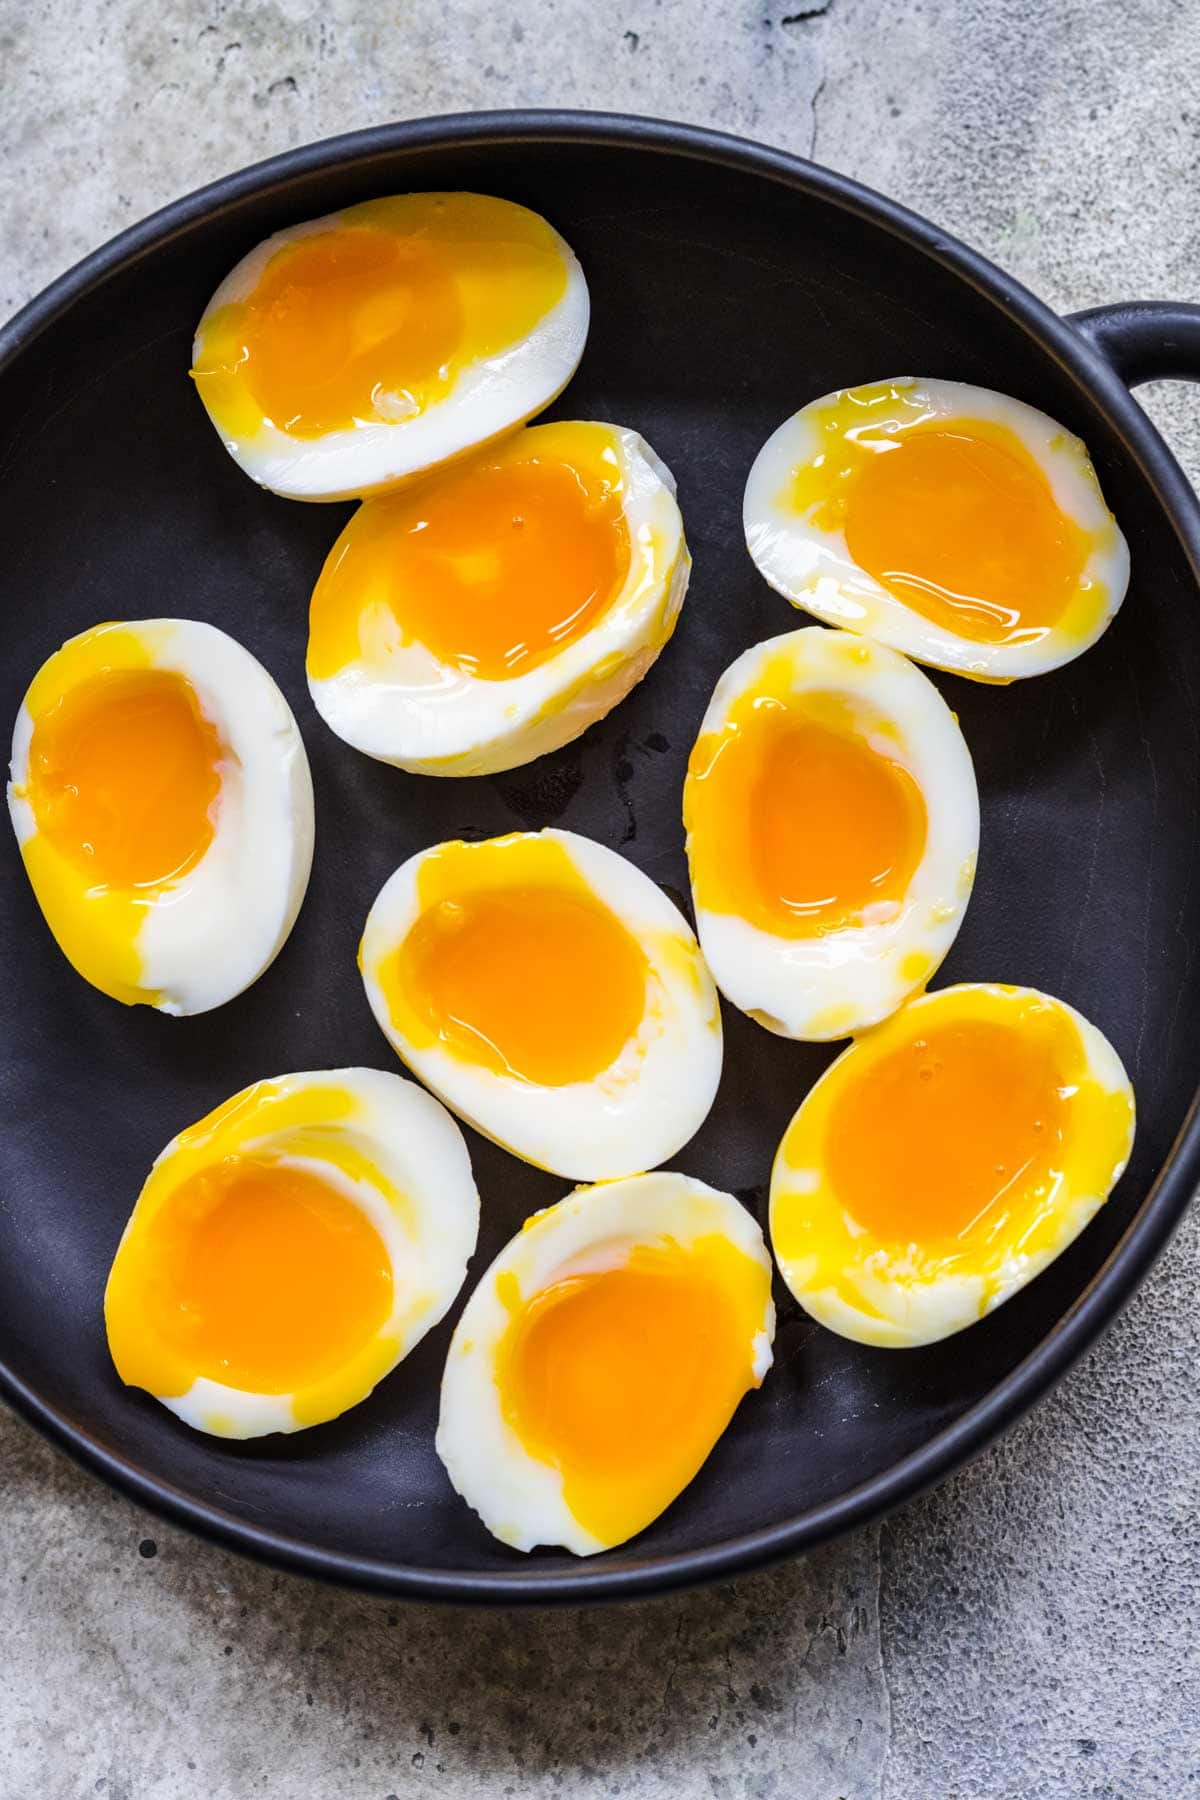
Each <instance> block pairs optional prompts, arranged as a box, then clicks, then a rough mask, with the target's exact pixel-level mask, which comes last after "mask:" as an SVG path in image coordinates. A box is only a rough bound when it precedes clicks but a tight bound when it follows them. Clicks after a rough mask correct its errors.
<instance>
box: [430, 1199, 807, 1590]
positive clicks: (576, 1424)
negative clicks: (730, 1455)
mask: <svg viewBox="0 0 1200 1800" xmlns="http://www.w3.org/2000/svg"><path fill="white" fill-rule="evenodd" d="M774 1333H775V1310H774V1307H773V1306H772V1303H771V1263H770V1258H769V1257H768V1255H767V1252H766V1247H765V1245H764V1243H763V1239H762V1233H761V1232H760V1231H759V1228H758V1226H757V1225H756V1223H755V1222H754V1220H753V1219H752V1218H751V1216H750V1214H749V1213H748V1212H746V1210H745V1209H744V1208H743V1207H742V1206H740V1205H739V1204H738V1202H737V1201H736V1200H734V1199H733V1198H732V1197H731V1196H730V1195H729V1194H722V1193H718V1192H717V1191H716V1190H715V1189H713V1188H710V1187H705V1185H704V1184H703V1182H700V1181H694V1180H692V1179H690V1178H689V1177H688V1176H685V1175H673V1174H666V1173H659V1174H655V1175H640V1176H636V1177H634V1179H633V1180H630V1181H614V1182H608V1183H606V1184H605V1185H603V1186H601V1187H591V1188H579V1189H577V1190H576V1191H575V1193H573V1194H570V1195H568V1197H567V1198H566V1199H565V1200H563V1201H561V1202H560V1203H559V1204H558V1205H557V1206H552V1207H550V1208H549V1209H548V1210H547V1211H546V1212H541V1213H538V1214H536V1215H535V1216H534V1217H533V1218H532V1219H529V1220H528V1221H527V1222H526V1225H525V1228H524V1230H523V1231H521V1232H520V1233H519V1234H518V1235H517V1236H516V1237H515V1238H513V1240H512V1241H511V1243H509V1244H508V1245H507V1246H506V1248H505V1249H504V1250H502V1251H501V1252H500V1255H499V1256H498V1257H497V1258H496V1260H495V1262H494V1263H493V1264H492V1266H491V1268H490V1269H489V1270H488V1272H487V1274H486V1275H484V1277H483V1279H482V1280H481V1281H480V1283H479V1285H478V1287H477V1288H476V1289H475V1291H474V1293H473V1294H472V1295H471V1298H470V1299H469V1300H468V1302H467V1305H466V1309H465V1311H464V1313H463V1315H462V1318H461V1319H460V1321H459V1324H458V1328H457V1330H456V1331H455V1333H454V1338H453V1341H452V1343H451V1345H450V1354H449V1357H448V1359H447V1362H446V1373H445V1376H444V1378H443V1381H442V1405H441V1416H440V1419H439V1422H438V1433H437V1449H438V1454H439V1456H440V1457H441V1459H442V1461H443V1462H444V1463H445V1465H446V1469H447V1471H448V1473H449V1476H450V1479H451V1481H452V1482H453V1483H454V1486H455V1488H456V1489H457V1490H458V1492H459V1493H460V1494H461V1495H462V1497H463V1499H464V1500H465V1501H466V1502H467V1504H468V1505H469V1506H471V1507H473V1508H474V1509H475V1511H476V1512H477V1513H478V1514H479V1516H480V1518H481V1519H482V1520H483V1523H484V1524H485V1525H486V1526H487V1528H488V1530H489V1531H490V1532H492V1533H493V1535H494V1536H495V1537H497V1538H499V1539H500V1540H501V1541H502V1542H503V1543H506V1544H511V1545H512V1546H513V1548H514V1549H517V1550H532V1549H533V1548H534V1547H535V1545H538V1544H561V1545H563V1546H564V1547H565V1548H566V1549H568V1550H572V1551H574V1552H575V1554H576V1555H578V1556H588V1555H590V1554H592V1553H593V1552H594V1551H597V1550H607V1549H610V1548H611V1547H612V1546H613V1545H614V1544H621V1543H624V1542H625V1540H626V1539H627V1538H630V1537H632V1536H633V1535H634V1534H635V1532H639V1531H641V1530H643V1529H644V1528H645V1527H646V1526H647V1525H649V1524H650V1523H651V1521H652V1520H653V1519H656V1518H657V1517H658V1515H659V1513H660V1512H662V1511H663V1509H664V1507H667V1506H669V1505H670V1503H671V1502H672V1500H674V1499H675V1498H676V1496H677V1495H678V1494H680V1493H681V1492H682V1491H683V1489H684V1488H685V1487H686V1486H687V1484H688V1482H689V1481H691V1479H692V1477H693V1476H694V1475H695V1474H696V1472H697V1470H698V1469H699V1468H700V1466H701V1464H702V1463H703V1462H704V1460H705V1458H706V1457H707V1456H708V1454H709V1452H710V1451H711V1450H712V1448H713V1446H714V1444H715V1443H716V1442H717V1439H718V1438H719V1437H720V1436H721V1433H722V1432H723V1431H724V1430H725V1427H726V1426H727V1425H728V1424H729V1421H730V1419H731V1418H732V1417H733V1414H734V1411H735V1410H736V1408H737V1406H738V1403H739V1402H740V1400H741V1399H742V1397H743V1395H744V1394H746V1393H747V1392H748V1391H749V1390H750V1389H751V1388H756V1387H758V1386H759V1385H760V1384H761V1382H762V1379H763V1377H764V1375H765V1374H766V1372H767V1370H768V1369H769V1368H770V1366H771V1343H772V1339H773V1337H774Z"/></svg>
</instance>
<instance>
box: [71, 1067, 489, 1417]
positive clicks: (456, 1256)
mask: <svg viewBox="0 0 1200 1800" xmlns="http://www.w3.org/2000/svg"><path fill="white" fill-rule="evenodd" d="M478 1226H479V1197H478V1195H477V1194H476V1191H475V1184H474V1181H473V1180H472V1177H471V1165H470V1162H469V1160H468V1157H467V1148H466V1145H465V1143H464V1142H463V1137H462V1133H461V1132H460V1131H459V1129H458V1127H457V1125H456V1124H455V1123H454V1120H453V1119H452V1118H451V1117H450V1115H449V1113H447V1112H446V1110H445V1108H444V1107H442V1106H439V1105H438V1103H437V1101H436V1100H435V1099H433V1097H432V1095H430V1094H426V1093H424V1092H423V1091H422V1090H421V1089H420V1088H418V1087H416V1086H415V1085H414V1084H413V1083H412V1082H410V1081H404V1080H403V1079H402V1078H401V1077H400V1076H399V1075H388V1074H384V1073H382V1072H380V1071H379V1070H377V1069H333V1070H323V1071H321V1072H319V1073H314V1074H303V1075H281V1076H279V1077H278V1078H277V1079H275V1080H272V1081H260V1082H257V1083H256V1084H255V1085H254V1086H253V1087H249V1088H246V1089H244V1090H243V1091H242V1092H241V1093H240V1094H235V1095H234V1097H233V1098H232V1100H229V1101H227V1102H226V1103H225V1105H223V1106H219V1107H218V1108H217V1110H216V1111H215V1112H213V1113H210V1114H209V1115H208V1117H207V1118H205V1119H201V1120H200V1121H199V1123H198V1124H196V1125H192V1126H190V1127H189V1128H188V1130H186V1131H182V1132H180V1134H179V1136H178V1137H177V1138H174V1139H173V1140H172V1142H171V1143H169V1144H168V1145H167V1147H166V1149H165V1150H164V1151H163V1153H162V1155H161V1156H160V1157H159V1158H158V1160H157V1162H156V1163H155V1164H154V1167H153V1169H152V1170H151V1171H150V1175H149V1177H148V1178H147V1181H146V1185H145V1186H144V1187H143V1189H142V1191H141V1194H140V1196H139V1197H138V1201H137V1205H136V1206H135V1207H134V1209H133V1214H132V1217H131V1218H130V1220H129V1223H128V1225H127V1226H126V1228H125V1234H124V1236H123V1237H122V1239H121V1244H120V1248H119V1249H118V1251H117V1255H116V1259H115V1261H114V1263H113V1266H112V1272H111V1274H110V1275H109V1279H108V1288H107V1291H106V1293H105V1298H104V1314H105V1322H106V1325H107V1329H108V1342H109V1348H110V1350H111V1352H112V1358H113V1361H114V1363H115V1364H116V1369H117V1373H118V1375H120V1377H121V1379H122V1381H124V1382H127V1383H128V1384H129V1385H130V1386H131V1387H140V1388H145V1389H146V1391H147V1392H148V1393H150V1394H153V1395H154V1396H155V1398H156V1399H158V1400H161V1401H162V1403H163V1405H164V1406H167V1407H169V1408H170V1410H171V1411H172V1412H173V1413H175V1414H177V1415H178V1417H179V1418H181V1419H182V1420H183V1421H184V1422H185V1423H186V1424H188V1425H192V1426H195V1428H196V1429H197V1430H198V1431H209V1432H213V1433H214V1434H215V1435H216V1436H218V1437H229V1438H250V1437H260V1436H262V1435H263V1434H264V1433H266V1432H271V1431H285V1432H289V1431H299V1430H301V1429H302V1428H303V1427H304V1426H306V1425H319V1424H321V1423H322V1422H323V1421H325V1420H327V1419H334V1418H336V1417H337V1416H338V1414H339V1413H343V1412H345V1411H346V1409H347V1407H350V1406H354V1405H356V1404H357V1402H358V1401H360V1400H363V1399H365V1398H366V1396H367V1395H368V1394H369V1393H370V1392H371V1390H372V1388H373V1387H374V1386H375V1384H376V1383H377V1382H378V1381H380V1380H382V1378H383V1376H385V1375H386V1374H387V1373H388V1372H389V1371H390V1370H391V1369H394V1368H395V1366H396V1364H397V1363H398V1362H399V1361H400V1360H401V1358H402V1357H404V1356H407V1354H408V1352H409V1351H410V1350H411V1349H412V1348H413V1346H414V1345H415V1344H417V1343H418V1342H419V1341H420V1339H421V1338H422V1337H424V1335H425V1333H426V1332H427V1331H428V1330H429V1329H430V1327H431V1326H432V1325H435V1324H436V1323H437V1321H438V1320H439V1319H440V1318H441V1317H442V1315H443V1313H444V1312H445V1311H446V1309H447V1307H448V1306H449V1305H450V1303H451V1301H452V1300H453V1299H454V1296H455V1295H456V1294H457V1292H458V1290H459V1288H460V1287H461V1285H462V1280H463V1276H464V1275H465V1273H466V1267H467V1259H468V1257H469V1256H470V1255H471V1252H472V1251H473V1250H474V1248H475V1238H476V1233H477V1231H478Z"/></svg>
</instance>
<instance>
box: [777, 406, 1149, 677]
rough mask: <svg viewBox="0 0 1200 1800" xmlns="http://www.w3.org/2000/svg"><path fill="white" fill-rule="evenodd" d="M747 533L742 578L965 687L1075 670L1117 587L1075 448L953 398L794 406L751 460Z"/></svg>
mask: <svg viewBox="0 0 1200 1800" xmlns="http://www.w3.org/2000/svg"><path fill="white" fill-rule="evenodd" d="M745 523H746V533H747V543H748V545H749V548H750V553H751V555H752V556H753V558H754V560H755V562H756V563H757V564H758V566H759V568H760V569H761V570H762V572H763V574H764V575H765V576H766V577H767V579H768V581H770V582H771V583H772V585H773V586H775V587H777V588H779V589H780V591H781V592H783V593H785V594H786V595H787V596H788V598H789V599H791V600H793V601H794V602H795V603H796V604H797V605H799V606H803V607H805V608H806V609H807V610H809V611H811V612H814V613H816V614H817V616H818V617H820V618H824V619H827V620H828V621H829V622H830V623H832V624H840V625H848V626H850V627H851V628H852V629H854V630H857V631H862V632H865V633H867V634H868V635H869V636H877V637H879V638H881V639H882V641H884V642H886V643H889V644H891V645H892V646H893V647H894V648H895V649H899V650H904V651H907V652H908V654H909V655H912V656H916V657H917V658H918V659H920V660H921V661H924V662H930V663H933V664H935V665H936V666H938V667H942V668H948V669H955V670H957V671H959V672H960V673H962V674H967V675H973V676H976V677H977V678H980V679H992V680H1000V681H1007V680H1011V679H1012V678H1014V677H1015V676H1019V675H1029V674H1037V673H1039V672H1040V671H1042V670H1044V669H1049V668H1054V667H1056V666H1057V665H1058V664H1060V663H1062V662H1065V661H1068V660H1069V659H1070V658H1071V657H1073V656H1077V655H1079V654H1080V652H1081V651H1083V650H1084V649H1086V648H1087V647H1088V645H1089V644H1091V643H1094V642H1095V640H1096V639H1097V638H1098V637H1099V636H1100V634H1101V632H1102V631H1103V630H1104V628H1105V626H1106V625H1107V624H1108V623H1109V621H1110V619H1111V618H1112V616H1113V614H1114V613H1115V612H1116V610H1117V608H1118V606H1119V605H1120V603H1121V600H1122V599H1123V597H1124V593H1125V587H1126V584H1127V581H1128V573H1129V558H1128V551H1127V549H1126V547H1125V542H1124V539H1123V538H1122V536H1121V533H1120V532H1119V531H1118V529H1117V527H1116V524H1115V522H1114V520H1113V518H1112V515H1111V514H1110V513H1109V511H1108V508H1107V507H1106V506H1105V504H1104V500H1103V496H1102V495H1101V493H1100V488H1099V484H1098V482H1097V480H1096V474H1095V470H1094V469H1093V467H1092V464H1091V462H1090V461H1089V459H1088V455H1087V452H1086V450H1085V448H1084V446H1083V445H1082V444H1081V443H1080V442H1079V440H1078V439H1077V438H1074V437H1072V436H1070V434H1069V433H1067V432H1065V431H1064V430H1063V429H1062V428H1061V426H1058V425H1056V424H1055V422H1054V421H1053V420H1052V419H1048V418H1047V417H1046V415H1045V414H1043V413H1039V412H1037V411H1035V410H1034V409H1033V408H1032V407H1029V406H1026V405H1024V404H1022V403H1021V402H1019V401H1016V400H1011V399H1009V398H1007V397H1006V396H1005V395H1002V394H994V393H992V392H990V391H989V390H987V389H982V388H971V387H966V386H963V385H961V384H959V383H956V382H936V381H922V382H918V381H913V380H897V381H891V382H880V383H877V384H875V385H873V386H866V387H860V388H848V389H843V390H841V391H839V392H837V393H834V394H830V395H827V396H825V397H824V398H823V399H821V400H816V401H813V402H812V403H811V404H810V405H808V406H806V407H804V408H803V409H802V410H801V411H800V412H799V413H797V414H796V415H795V416H794V418H792V419H789V420H788V421H787V422H786V424H784V425H782V426H781V427H780V428H779V430H778V431H777V432H776V433H775V435H774V436H773V437H772V438H771V439H770V440H769V441H768V443H767V444H766V445H765V446H764V448H763V450H762V451H761V453H760V455H759V458H758V460H757V462H756V463H755V466H754V469H753V470H752V471H751V475H750V480H749V483H748V485H747V490H746V502H745Z"/></svg>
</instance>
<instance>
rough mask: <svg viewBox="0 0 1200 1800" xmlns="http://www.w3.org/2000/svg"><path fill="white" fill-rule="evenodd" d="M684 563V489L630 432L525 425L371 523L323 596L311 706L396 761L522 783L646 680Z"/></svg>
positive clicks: (356, 526)
mask: <svg viewBox="0 0 1200 1800" xmlns="http://www.w3.org/2000/svg"><path fill="white" fill-rule="evenodd" d="M690 566H691V565H690V558H689V556H688V552H687V546H686V543H685V542H684V538H683V528H682V522H681V520H680V517H679V508H678V506H677V505H676V503H675V498H674V488H673V483H672V482H671V478H670V475H669V473H668V472H667V471H666V470H665V469H664V468H663V466H662V465H661V463H659V462H658V459H657V458H656V457H655V456H654V454H653V452H652V451H651V450H650V449H649V447H648V446H647V445H646V444H644V443H643V442H642V440H641V439H640V438H639V437H637V435H636V434H635V433H633V432H629V431H623V430H621V429H619V428H618V427H616V426H613V425H604V424H597V423H594V422H590V421H571V422H566V423H561V424H553V425H534V426H531V427H529V428H527V429H525V430H522V431H518V432H516V433H514V434H512V435H511V436H509V437H508V438H507V439H505V441H504V442H503V443H501V444H499V445H495V446H492V447H491V448H489V449H486V450H484V451H481V452H478V453H476V454H475V455H473V456H471V457H468V458H464V459H462V460H461V461H459V462H457V463H456V464H455V465H454V466H453V467H452V468H450V469H446V470H443V471H441V472H440V473H438V474H435V475H433V476H431V477H429V478H428V479H426V480H424V481H421V482H420V483H418V484H417V485H416V486H414V487H410V488H407V489H405V490H404V491H403V492H401V493H399V494H392V495H385V496H382V497H380V498H377V499H373V500H368V501H366V502H365V503H364V504H363V505H362V506H361V507H360V508H359V510H358V512H357V513H356V514H355V515H354V517H353V518H352V519H351V521H350V523H349V524H348V525H347V526H346V528H345V530H344V531H343V532H342V535H341V537H340V538H339V539H338V541H337V543H336V544H335V545H334V547H333V549H332V551H331V552H330V555H329V558H328V560H327V562H326V564H325V568H324V571H323V572H322V575H321V578H320V580H319V581H318V583H317V586H316V589H315V591H314V593H313V598H312V606H311V609H310V614H309V640H308V678H309V686H310V688H311V690H312V695H313V700H314V702H315V704H316V706H317V708H318V710H319V711H320V712H321V714H322V715H323V717H324V718H325V720H326V722H327V724H329V725H330V727H331V728H332V729H333V730H334V731H336V732H337V733H338V734H339V735H340V736H341V737H344V738H345V739H346V740H347V741H348V742H349V743H351V744H354V745H355V746H356V747H357V748H358V749H361V750H364V751H366V752H367V753H368V754H369V755H372V756H377V757H379V758H380V759H381V760H383V761H386V762H392V763H397V764H399V765H400V766H402V767H404V768H408V769H412V770H415V771H417V772H420V773H425V774H431V775H471V774H481V773H488V772H493V771H495V770H497V769H504V768H511V767H514V766H516V765H517V764H519V763H524V762H528V761H530V760H531V759H532V758H533V757H535V756H540V755H543V754H544V753H545V752H546V751H547V750H551V749H555V748H557V747H558V746H559V745H561V744H564V743H566V742H568V741H570V740H571V739H572V738H575V737H577V736H578V735H579V734H580V732H582V731H584V730H585V729H586V728H587V727H588V726H589V725H590V724H592V723H593V722H594V721H595V720H596V719H598V718H600V717H601V716H602V715H603V714H604V713H605V712H607V711H608V710H609V709H610V708H611V707H613V706H614V705H616V703H617V702H618V701H619V700H620V699H622V698H623V697H624V695H625V694H626V693H627V692H628V691H629V689H630V688H631V687H632V686H633V685H634V683H635V682H636V681H638V680H639V679H640V678H641V676H642V675H644V674H645V672H646V670H647V669H648V668H649V667H650V665H651V663H652V662H653V661H654V659H655V657H656V656H657V655H658V653H659V651H660V650H661V649H662V647H663V645H664V644H665V643H666V641H667V639H668V638H669V637H670V635H671V632H672V630H673V629H674V625H675V621H676V618H677V616H678V613H679V608H680V606H681V604H682V601H683V596H684V592H685V589H686V586H687V578H688V572H689V569H690Z"/></svg>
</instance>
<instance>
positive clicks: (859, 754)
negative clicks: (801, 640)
mask: <svg viewBox="0 0 1200 1800" xmlns="http://www.w3.org/2000/svg"><path fill="white" fill-rule="evenodd" d="M897 750H898V744H897V743H895V741H894V734H893V739H892V740H891V741H890V740H889V737H888V734H887V732H886V730H885V729H883V728H881V727H880V726H879V725H878V724H877V723H875V722H873V721H871V720H869V719H868V718H867V717H866V716H865V715H863V716H859V715H858V713H857V711H856V708H855V706H854V705H853V703H852V702H851V701H849V700H848V699H846V698H844V697H843V696H841V695H838V694H835V693H822V692H800V693H794V694H793V693H790V692H789V691H788V686H787V680H786V673H785V672H780V673H778V674H776V673H774V672H772V671H771V670H770V669H768V670H767V671H765V672H764V674H763V676H762V678H761V681H760V684H759V685H758V686H757V687H756V689H755V691H754V692H753V693H749V694H744V695H742V696H740V697H739V698H738V700H737V701H736V702H735V704H734V705H733V706H732V707H731V709H730V711H729V713H728V714H727V716H726V719H725V721H724V723H723V725H722V727H721V729H720V730H719V731H715V732H709V733H705V734H704V735H703V736H702V737H700V739H699V740H698V741H697V743H696V746H695V748H694V750H693V752H692V756H691V760H690V763H689V768H688V778H687V785H686V787H685V790H684V822H685V825H686V827H687V831H688V855H689V858H690V862H691V869H692V882H693V887H694V890H695V894H696V903H697V905H698V906H699V907H701V908H702V909H704V910H706V911H709V912H718V913H734V914H737V915H738V916H739V917H742V918H745V919H747V920H749V921H750V923H752V924H754V925H756V926H758V927H759V928H760V929H762V930H764V931H769V932H772V933H774V934H776V935H783V936H787V937H808V936H810V935H813V934H815V933H818V932H824V931H830V930H834V929H836V928H838V927H841V926H845V925H850V924H854V923H856V922H858V920H860V919H861V917H862V914H863V912H864V910H865V909H866V908H867V907H869V906H872V905H876V904H878V903H880V902H893V903H894V902H897V901H899V900H901V899H902V898H903V896H904V894H905V893H906V892H907V889H908V885H909V882H910V881H911V879H912V875H913V873H914V871H915V869H916V867H917V865H918V863H919V862H920V860H921V857H922V855H923V854H924V850H925V839H926V831H927V818H926V810H925V802H924V799H923V797H922V794H921V790H920V788H919V786H918V785H917V783H916V781H915V780H914V779H913V777H912V775H910V774H909V772H908V770H907V769H906V768H905V767H904V765H903V763H902V762H900V761H899V760H898V757H897V755H896V754H894V753H893V752H895V751H897Z"/></svg>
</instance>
